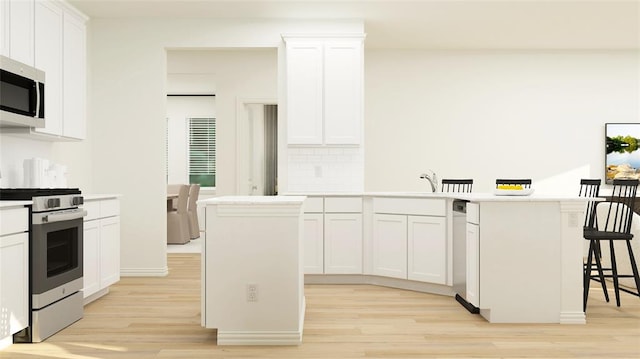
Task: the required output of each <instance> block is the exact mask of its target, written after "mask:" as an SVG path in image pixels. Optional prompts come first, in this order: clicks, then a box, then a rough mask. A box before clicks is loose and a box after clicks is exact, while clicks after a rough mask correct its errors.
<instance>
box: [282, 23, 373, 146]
mask: <svg viewBox="0 0 640 359" xmlns="http://www.w3.org/2000/svg"><path fill="white" fill-rule="evenodd" d="M283 39H284V41H285V43H286V88H287V90H286V93H287V97H286V118H287V133H288V141H287V143H288V144H290V145H323V144H328V145H359V144H360V143H361V133H362V126H363V121H362V119H363V113H364V110H363V87H364V81H363V71H364V65H363V51H364V45H363V39H364V37H363V35H348V36H335V35H334V36H326V37H318V36H302V35H296V36H287V35H285V36H283Z"/></svg>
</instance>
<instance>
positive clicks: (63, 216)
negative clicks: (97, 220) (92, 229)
mask: <svg viewBox="0 0 640 359" xmlns="http://www.w3.org/2000/svg"><path fill="white" fill-rule="evenodd" d="M86 215H87V211H86V210H84V209H83V210H80V211H76V212H72V213H57V214H56V213H52V214H48V215H46V216H44V218H43V219H42V222H45V223H53V222H63V221H70V220H72V219H78V218H82V217H84V216H86Z"/></svg>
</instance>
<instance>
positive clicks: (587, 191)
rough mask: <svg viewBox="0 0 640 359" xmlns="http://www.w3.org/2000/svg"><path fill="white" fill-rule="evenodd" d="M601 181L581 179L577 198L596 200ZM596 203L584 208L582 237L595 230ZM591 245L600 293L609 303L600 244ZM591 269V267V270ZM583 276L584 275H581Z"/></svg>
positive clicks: (584, 268) (585, 266)
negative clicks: (600, 288) (600, 286)
mask: <svg viewBox="0 0 640 359" xmlns="http://www.w3.org/2000/svg"><path fill="white" fill-rule="evenodd" d="M601 182H602V181H601V180H600V179H599V178H598V179H581V180H580V191H579V192H578V196H580V197H586V198H597V197H598V196H599V195H600V183H601ZM597 204H598V201H589V202H587V207H586V208H585V215H584V224H583V226H582V231H583V236H584V233H585V232H586V231H590V230H593V229H595V228H596V205H597ZM592 244H593V246H594V247H593V250H594V256H593V257H594V258H595V261H596V270H597V271H598V279H599V280H598V282H600V283H601V285H602V291H603V292H604V299H605V300H606V301H607V302H609V292H608V291H607V284H606V282H605V280H604V272H603V271H602V262H601V258H602V252H601V250H600V242H598V241H593V242H591V241H590V243H589V245H590V246H591V245H592ZM591 269H593V267H592V268H591ZM582 270H583V271H585V272H586V271H587V263H584V266H583V269H582ZM583 275H584V273H583Z"/></svg>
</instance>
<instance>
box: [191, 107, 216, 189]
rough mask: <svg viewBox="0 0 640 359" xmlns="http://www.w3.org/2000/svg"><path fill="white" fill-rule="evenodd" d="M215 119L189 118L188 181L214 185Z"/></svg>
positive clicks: (205, 185) (202, 184) (208, 185)
mask: <svg viewBox="0 0 640 359" xmlns="http://www.w3.org/2000/svg"><path fill="white" fill-rule="evenodd" d="M215 178H216V119H215V118H190V119H189V182H190V183H199V184H200V185H201V186H203V187H215Z"/></svg>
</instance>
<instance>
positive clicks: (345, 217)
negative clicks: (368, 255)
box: [324, 197, 362, 274]
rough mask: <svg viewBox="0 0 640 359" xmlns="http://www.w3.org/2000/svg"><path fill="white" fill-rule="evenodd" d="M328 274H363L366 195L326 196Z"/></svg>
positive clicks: (325, 252) (326, 256) (325, 241)
mask: <svg viewBox="0 0 640 359" xmlns="http://www.w3.org/2000/svg"><path fill="white" fill-rule="evenodd" d="M324 206H325V208H324V211H325V213H324V273H325V274H362V198H361V197H326V198H325V199H324Z"/></svg>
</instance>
